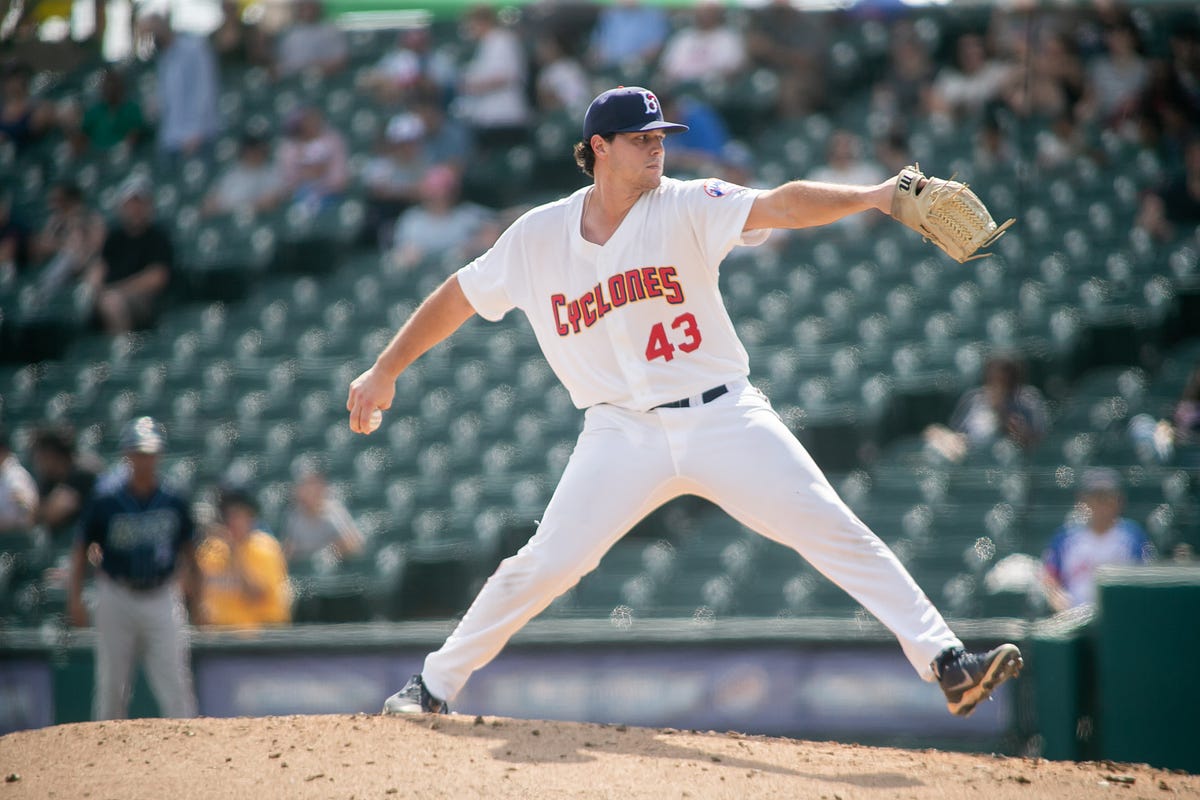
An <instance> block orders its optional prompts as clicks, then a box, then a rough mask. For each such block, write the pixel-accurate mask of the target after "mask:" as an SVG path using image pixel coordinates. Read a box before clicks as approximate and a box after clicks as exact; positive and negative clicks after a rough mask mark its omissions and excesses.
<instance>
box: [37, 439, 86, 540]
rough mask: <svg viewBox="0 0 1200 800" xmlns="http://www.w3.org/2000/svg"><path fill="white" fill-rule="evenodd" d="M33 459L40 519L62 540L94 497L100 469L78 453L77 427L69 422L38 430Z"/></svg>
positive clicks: (41, 522)
mask: <svg viewBox="0 0 1200 800" xmlns="http://www.w3.org/2000/svg"><path fill="white" fill-rule="evenodd" d="M30 462H31V464H32V466H33V475H34V479H35V480H36V481H37V487H38V495H39V497H40V502H39V504H38V512H37V517H36V521H37V523H38V524H39V525H44V526H45V527H46V529H47V530H48V531H49V532H50V535H51V536H52V537H53V538H54V539H55V540H56V541H59V542H61V541H63V539H64V536H65V535H69V534H71V532H72V527H73V526H74V524H75V522H76V520H78V519H79V515H80V513H81V512H82V511H83V509H84V508H85V507H86V506H87V504H88V503H89V502H90V501H91V499H92V491H93V490H94V489H95V487H96V480H97V477H98V469H97V468H96V467H95V466H93V465H91V464H87V463H84V461H83V460H81V459H79V458H78V457H77V454H76V452H75V431H74V430H72V429H71V428H70V427H69V426H67V425H47V426H43V427H40V428H38V429H37V430H36V431H34V433H33V444H32V446H31V448H30Z"/></svg>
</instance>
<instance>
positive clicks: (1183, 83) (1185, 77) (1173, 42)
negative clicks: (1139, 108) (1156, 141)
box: [1143, 20, 1200, 147]
mask: <svg viewBox="0 0 1200 800" xmlns="http://www.w3.org/2000/svg"><path fill="white" fill-rule="evenodd" d="M1169 46H1170V50H1169V54H1168V56H1167V58H1166V59H1165V60H1163V61H1160V62H1158V63H1157V64H1155V65H1154V68H1153V71H1152V74H1151V83H1150V85H1149V86H1148V88H1147V90H1146V94H1145V97H1144V101H1143V102H1144V105H1145V111H1146V113H1147V116H1148V117H1149V119H1150V120H1152V121H1153V123H1154V125H1155V126H1156V128H1157V132H1158V134H1159V136H1161V137H1162V138H1163V139H1164V140H1165V142H1164V143H1165V144H1166V145H1167V146H1169V147H1173V146H1178V145H1179V144H1181V143H1183V142H1186V141H1187V140H1188V139H1189V138H1191V137H1192V136H1194V135H1195V132H1196V131H1197V130H1200V24H1198V23H1197V22H1196V21H1194V20H1193V21H1189V22H1186V23H1183V24H1179V25H1176V26H1173V27H1172V29H1171V33H1170V42H1169Z"/></svg>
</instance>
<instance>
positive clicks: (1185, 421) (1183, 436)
mask: <svg viewBox="0 0 1200 800" xmlns="http://www.w3.org/2000/svg"><path fill="white" fill-rule="evenodd" d="M1174 422H1175V441H1176V442H1177V443H1179V444H1182V445H1195V444H1200V365H1197V366H1196V368H1195V369H1193V370H1192V374H1191V375H1190V376H1188V381H1187V384H1186V385H1185V386H1184V387H1183V394H1182V395H1180V397H1179V402H1178V403H1176V405H1175V414H1174Z"/></svg>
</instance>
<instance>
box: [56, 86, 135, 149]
mask: <svg viewBox="0 0 1200 800" xmlns="http://www.w3.org/2000/svg"><path fill="white" fill-rule="evenodd" d="M69 127H71V128H72V130H71V133H70V137H71V146H72V148H73V149H74V151H75V152H76V153H82V152H84V151H86V150H88V149H89V148H92V149H96V150H107V149H109V148H110V147H115V146H116V145H119V144H125V145H126V146H128V147H134V146H136V145H137V144H138V142H139V141H141V138H142V136H143V135H144V134H145V133H146V120H145V118H144V117H143V116H142V107H141V106H140V105H139V104H138V102H137V101H136V100H133V99H131V98H130V97H129V96H128V94H126V91H125V78H124V76H123V75H122V74H121V73H120V71H118V70H117V69H115V68H113V67H108V68H107V69H105V70H104V77H103V78H101V80H100V98H99V99H98V100H97V101H96V102H95V103H93V104H92V105H91V106H89V107H88V108H87V110H85V111H84V112H83V118H82V119H81V120H79V123H78V125H74V126H69Z"/></svg>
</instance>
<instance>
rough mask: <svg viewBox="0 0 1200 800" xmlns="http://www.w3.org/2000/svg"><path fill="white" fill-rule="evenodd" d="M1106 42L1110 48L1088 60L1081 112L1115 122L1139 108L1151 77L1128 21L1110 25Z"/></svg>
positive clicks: (1089, 117) (1086, 116)
mask: <svg viewBox="0 0 1200 800" xmlns="http://www.w3.org/2000/svg"><path fill="white" fill-rule="evenodd" d="M1104 42H1105V45H1106V46H1107V49H1108V52H1107V53H1106V54H1105V55H1101V56H1097V57H1096V58H1094V59H1092V61H1091V63H1090V64H1088V67H1087V82H1086V83H1085V89H1084V97H1083V102H1082V105H1081V108H1080V112H1081V114H1082V116H1083V117H1084V118H1085V119H1099V120H1100V121H1102V122H1105V123H1114V122H1119V121H1121V120H1123V119H1127V118H1128V117H1130V116H1131V115H1132V114H1133V113H1134V112H1135V111H1136V107H1137V104H1138V100H1139V98H1140V97H1141V94H1142V90H1143V89H1145V88H1146V85H1147V83H1149V81H1150V66H1149V65H1148V64H1147V63H1146V60H1145V59H1144V58H1142V56H1141V54H1139V53H1138V39H1137V34H1136V33H1134V30H1133V28H1131V27H1129V26H1128V25H1114V26H1112V27H1110V28H1109V29H1108V30H1107V31H1106V33H1105V37H1104Z"/></svg>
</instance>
